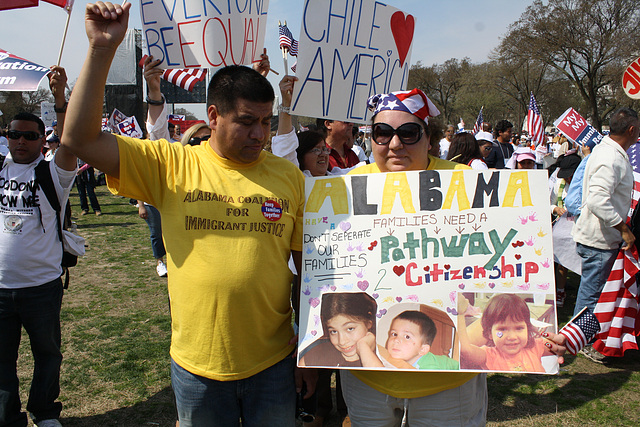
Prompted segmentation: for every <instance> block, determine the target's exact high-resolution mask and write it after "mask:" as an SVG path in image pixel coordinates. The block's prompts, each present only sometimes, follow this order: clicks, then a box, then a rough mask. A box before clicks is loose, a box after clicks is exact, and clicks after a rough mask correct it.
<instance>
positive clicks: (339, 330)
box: [299, 292, 378, 367]
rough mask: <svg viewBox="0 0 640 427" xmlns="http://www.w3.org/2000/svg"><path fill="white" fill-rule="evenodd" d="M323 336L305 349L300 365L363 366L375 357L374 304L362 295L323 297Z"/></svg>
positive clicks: (328, 295)
mask: <svg viewBox="0 0 640 427" xmlns="http://www.w3.org/2000/svg"><path fill="white" fill-rule="evenodd" d="M321 304H322V305H321V307H320V320H321V322H322V330H323V335H322V337H320V338H319V339H317V340H316V341H314V342H313V343H312V344H311V345H310V346H309V347H307V348H306V349H305V350H304V351H303V352H302V353H301V357H300V362H299V365H300V366H347V367H362V366H367V365H369V364H370V363H371V362H370V361H369V358H370V357H373V358H376V359H377V357H376V354H375V345H376V337H375V334H376V311H377V307H378V306H377V304H376V301H375V300H374V299H373V298H372V297H371V296H370V295H368V294H366V293H364V292H354V293H351V292H349V293H341V292H338V293H326V294H323V295H322V303H321Z"/></svg>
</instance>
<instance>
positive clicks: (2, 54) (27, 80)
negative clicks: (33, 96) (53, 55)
mask: <svg viewBox="0 0 640 427" xmlns="http://www.w3.org/2000/svg"><path fill="white" fill-rule="evenodd" d="M49 71H50V70H49V68H48V67H43V66H42V65H38V64H36V63H35V62H31V61H29V60H26V59H24V58H20V57H19V56H16V55H13V54H11V53H9V52H7V51H6V50H2V49H0V91H9V92H16V91H34V90H38V85H39V84H40V81H41V80H42V79H43V78H44V76H46V75H47V74H49Z"/></svg>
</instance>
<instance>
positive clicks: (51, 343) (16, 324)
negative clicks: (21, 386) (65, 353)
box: [0, 279, 62, 427]
mask: <svg viewBox="0 0 640 427" xmlns="http://www.w3.org/2000/svg"><path fill="white" fill-rule="evenodd" d="M61 305H62V281H61V280H60V279H56V280H54V281H52V282H49V283H47V284H44V285H41V286H36V287H32V288H22V289H0V426H3V427H5V426H6V427H9V426H11V427H14V426H15V427H24V426H26V425H27V415H26V414H25V413H23V412H21V403H20V395H19V393H18V376H17V361H18V347H19V346H20V336H21V329H22V327H24V329H25V330H26V331H27V334H28V335H29V340H30V341H31V352H32V353H33V359H34V369H33V379H32V381H31V390H30V392H29V400H28V402H27V410H28V411H29V412H31V414H32V416H33V417H34V421H35V422H38V421H41V420H45V419H51V418H54V419H55V418H59V417H60V411H61V410H62V404H61V403H60V402H56V399H57V398H58V395H59V394H60V364H61V363H62V353H61V352H60V306H61Z"/></svg>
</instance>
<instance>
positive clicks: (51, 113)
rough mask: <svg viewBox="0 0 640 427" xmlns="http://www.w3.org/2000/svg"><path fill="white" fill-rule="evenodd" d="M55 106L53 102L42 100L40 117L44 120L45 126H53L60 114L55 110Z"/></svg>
mask: <svg viewBox="0 0 640 427" xmlns="http://www.w3.org/2000/svg"><path fill="white" fill-rule="evenodd" d="M55 106H56V104H54V103H53V102H41V103H40V118H41V119H42V121H43V122H44V125H45V126H51V123H53V121H54V120H56V119H57V117H58V115H57V114H56V112H55Z"/></svg>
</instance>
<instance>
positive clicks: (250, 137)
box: [62, 3, 314, 427]
mask: <svg viewBox="0 0 640 427" xmlns="http://www.w3.org/2000/svg"><path fill="white" fill-rule="evenodd" d="M130 7H131V6H130V3H127V4H125V5H124V6H120V5H113V4H111V3H97V4H89V5H87V7H86V31H87V36H88V38H89V52H88V55H87V59H86V62H85V64H84V66H83V69H82V71H81V74H80V77H79V78H78V81H77V83H76V86H75V88H74V94H73V96H72V98H71V100H70V104H69V109H68V114H67V123H68V128H69V131H68V134H67V133H66V132H65V135H64V137H65V139H64V140H63V142H62V143H63V146H64V147H68V148H69V149H70V150H72V152H74V153H77V154H78V155H79V156H80V158H82V159H83V160H85V161H86V162H87V163H90V164H92V165H94V166H95V167H97V168H99V169H100V170H103V171H104V172H105V173H106V174H107V175H108V185H109V188H110V190H111V191H113V192H114V193H116V194H122V195H126V196H127V197H132V198H135V199H140V200H143V201H146V202H148V203H150V204H152V205H153V206H155V207H156V208H157V209H158V210H159V211H160V212H161V214H162V224H163V236H164V240H165V245H166V248H167V254H168V258H167V261H168V276H169V298H170V304H171V316H172V338H171V359H172V360H171V379H172V385H173V389H174V391H175V395H176V403H177V408H178V415H179V419H180V426H181V427H188V426H207V425H212V424H215V425H237V424H238V420H239V419H242V420H243V421H244V423H246V424H247V425H274V426H275V425H277V426H291V427H293V426H294V425H295V420H294V415H295V400H296V399H295V392H296V384H294V359H292V358H291V357H290V354H291V352H292V351H293V348H294V346H293V345H292V344H290V342H291V341H292V338H293V331H292V328H291V305H290V302H289V296H290V290H291V289H290V283H291V279H292V276H291V273H290V271H289V269H288V267H287V261H288V259H289V256H290V254H292V255H293V257H294V260H297V261H298V262H299V260H300V250H301V242H302V238H301V236H302V212H303V207H304V177H303V175H302V173H301V172H300V171H299V170H298V168H296V167H295V166H294V165H293V164H291V163H290V162H288V161H286V160H283V159H280V158H278V157H275V156H273V155H272V154H270V153H267V152H265V151H263V147H264V144H265V143H266V141H267V139H268V136H269V130H270V124H271V117H272V112H271V111H272V105H273V99H274V93H273V88H272V87H271V85H270V84H269V82H268V81H267V80H266V79H265V78H264V77H263V76H261V75H260V74H259V73H257V72H256V71H254V70H251V69H250V68H247V67H243V66H230V67H225V68H223V69H221V70H219V71H218V72H217V73H216V74H215V75H214V76H213V77H212V79H211V82H210V84H209V96H208V100H207V113H208V118H209V125H210V127H211V129H212V135H211V139H210V140H209V141H207V142H203V143H202V144H201V145H199V146H193V147H192V146H186V147H183V146H182V145H180V144H171V143H170V142H169V141H166V140H159V141H142V140H138V139H134V138H126V137H119V136H114V135H112V134H107V133H100V116H101V112H102V93H103V91H104V85H105V81H106V75H107V70H109V66H110V64H111V61H112V58H113V56H114V54H115V51H116V49H117V46H118V44H119V43H120V41H121V40H122V38H123V37H124V33H125V31H126V27H127V20H128V15H129V9H130ZM303 371H304V370H303ZM305 375H309V376H312V373H310V372H309V371H308V370H307V371H305ZM311 382H313V381H311ZM299 385H301V384H299ZM313 388H314V384H313V383H311V384H308V386H307V389H308V393H309V394H310V393H312V392H313Z"/></svg>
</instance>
